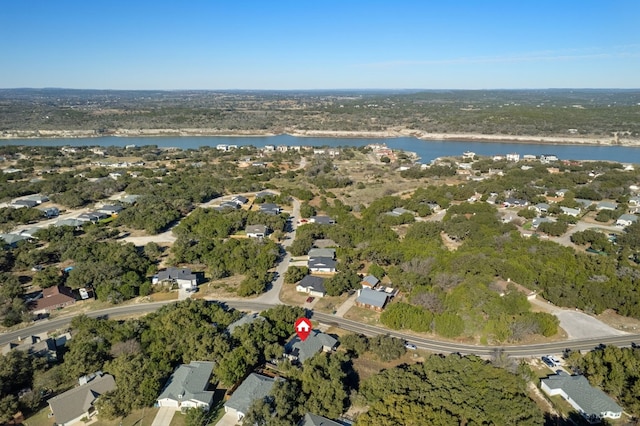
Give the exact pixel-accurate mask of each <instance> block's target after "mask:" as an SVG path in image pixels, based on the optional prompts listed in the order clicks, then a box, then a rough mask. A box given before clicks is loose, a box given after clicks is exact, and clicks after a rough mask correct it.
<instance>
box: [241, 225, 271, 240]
mask: <svg viewBox="0 0 640 426" xmlns="http://www.w3.org/2000/svg"><path fill="white" fill-rule="evenodd" d="M245 232H246V234H247V237H249V238H264V237H266V236H267V235H268V232H269V228H267V226H266V225H247V227H246V229H245Z"/></svg>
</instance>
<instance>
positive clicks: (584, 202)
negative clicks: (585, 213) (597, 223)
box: [573, 198, 593, 209]
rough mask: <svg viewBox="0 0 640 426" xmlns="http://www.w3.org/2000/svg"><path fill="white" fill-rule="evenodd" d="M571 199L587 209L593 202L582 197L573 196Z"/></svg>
mask: <svg viewBox="0 0 640 426" xmlns="http://www.w3.org/2000/svg"><path fill="white" fill-rule="evenodd" d="M573 201H575V202H576V203H578V204H580V207H581V208H583V209H588V208H589V207H591V205H592V204H593V201H591V200H586V199H584V198H575V199H574V200H573Z"/></svg>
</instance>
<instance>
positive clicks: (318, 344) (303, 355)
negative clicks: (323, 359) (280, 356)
mask: <svg viewBox="0 0 640 426" xmlns="http://www.w3.org/2000/svg"><path fill="white" fill-rule="evenodd" d="M337 345H338V340H337V339H336V338H334V337H333V336H330V335H328V334H326V333H323V332H321V331H319V330H311V334H309V336H308V337H307V338H306V339H305V340H300V337H298V336H297V335H296V336H294V337H293V339H291V340H290V341H289V342H288V343H287V344H286V345H285V346H284V353H285V356H286V357H287V358H289V359H290V360H291V361H297V362H299V363H301V364H302V363H303V362H305V361H306V360H307V359H309V358H311V357H313V356H314V355H315V354H318V353H320V352H333V351H334V350H335V349H336V346H337Z"/></svg>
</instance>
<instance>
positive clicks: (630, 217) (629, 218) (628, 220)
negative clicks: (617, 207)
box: [616, 213, 638, 226]
mask: <svg viewBox="0 0 640 426" xmlns="http://www.w3.org/2000/svg"><path fill="white" fill-rule="evenodd" d="M637 221H638V216H636V215H635V214H628V213H626V214H623V215H621V216H620V217H619V218H618V220H616V225H617V226H629V225H631V224H633V223H636V222H637Z"/></svg>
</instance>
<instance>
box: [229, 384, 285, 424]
mask: <svg viewBox="0 0 640 426" xmlns="http://www.w3.org/2000/svg"><path fill="white" fill-rule="evenodd" d="M280 380H283V379H278V378H273V377H267V376H263V375H261V374H256V373H251V374H249V375H248V376H247V378H246V379H244V381H243V382H242V383H241V384H240V386H238V388H237V389H236V390H235V392H233V395H231V397H230V398H229V399H228V400H227V402H225V403H224V412H225V413H233V414H235V415H236V418H237V419H238V422H240V421H241V420H242V419H243V418H244V416H245V415H246V414H247V411H249V407H251V404H253V402H254V401H258V400H260V399H263V398H266V397H267V396H268V395H269V394H270V393H271V389H273V385H275V383H276V382H277V381H280Z"/></svg>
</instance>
